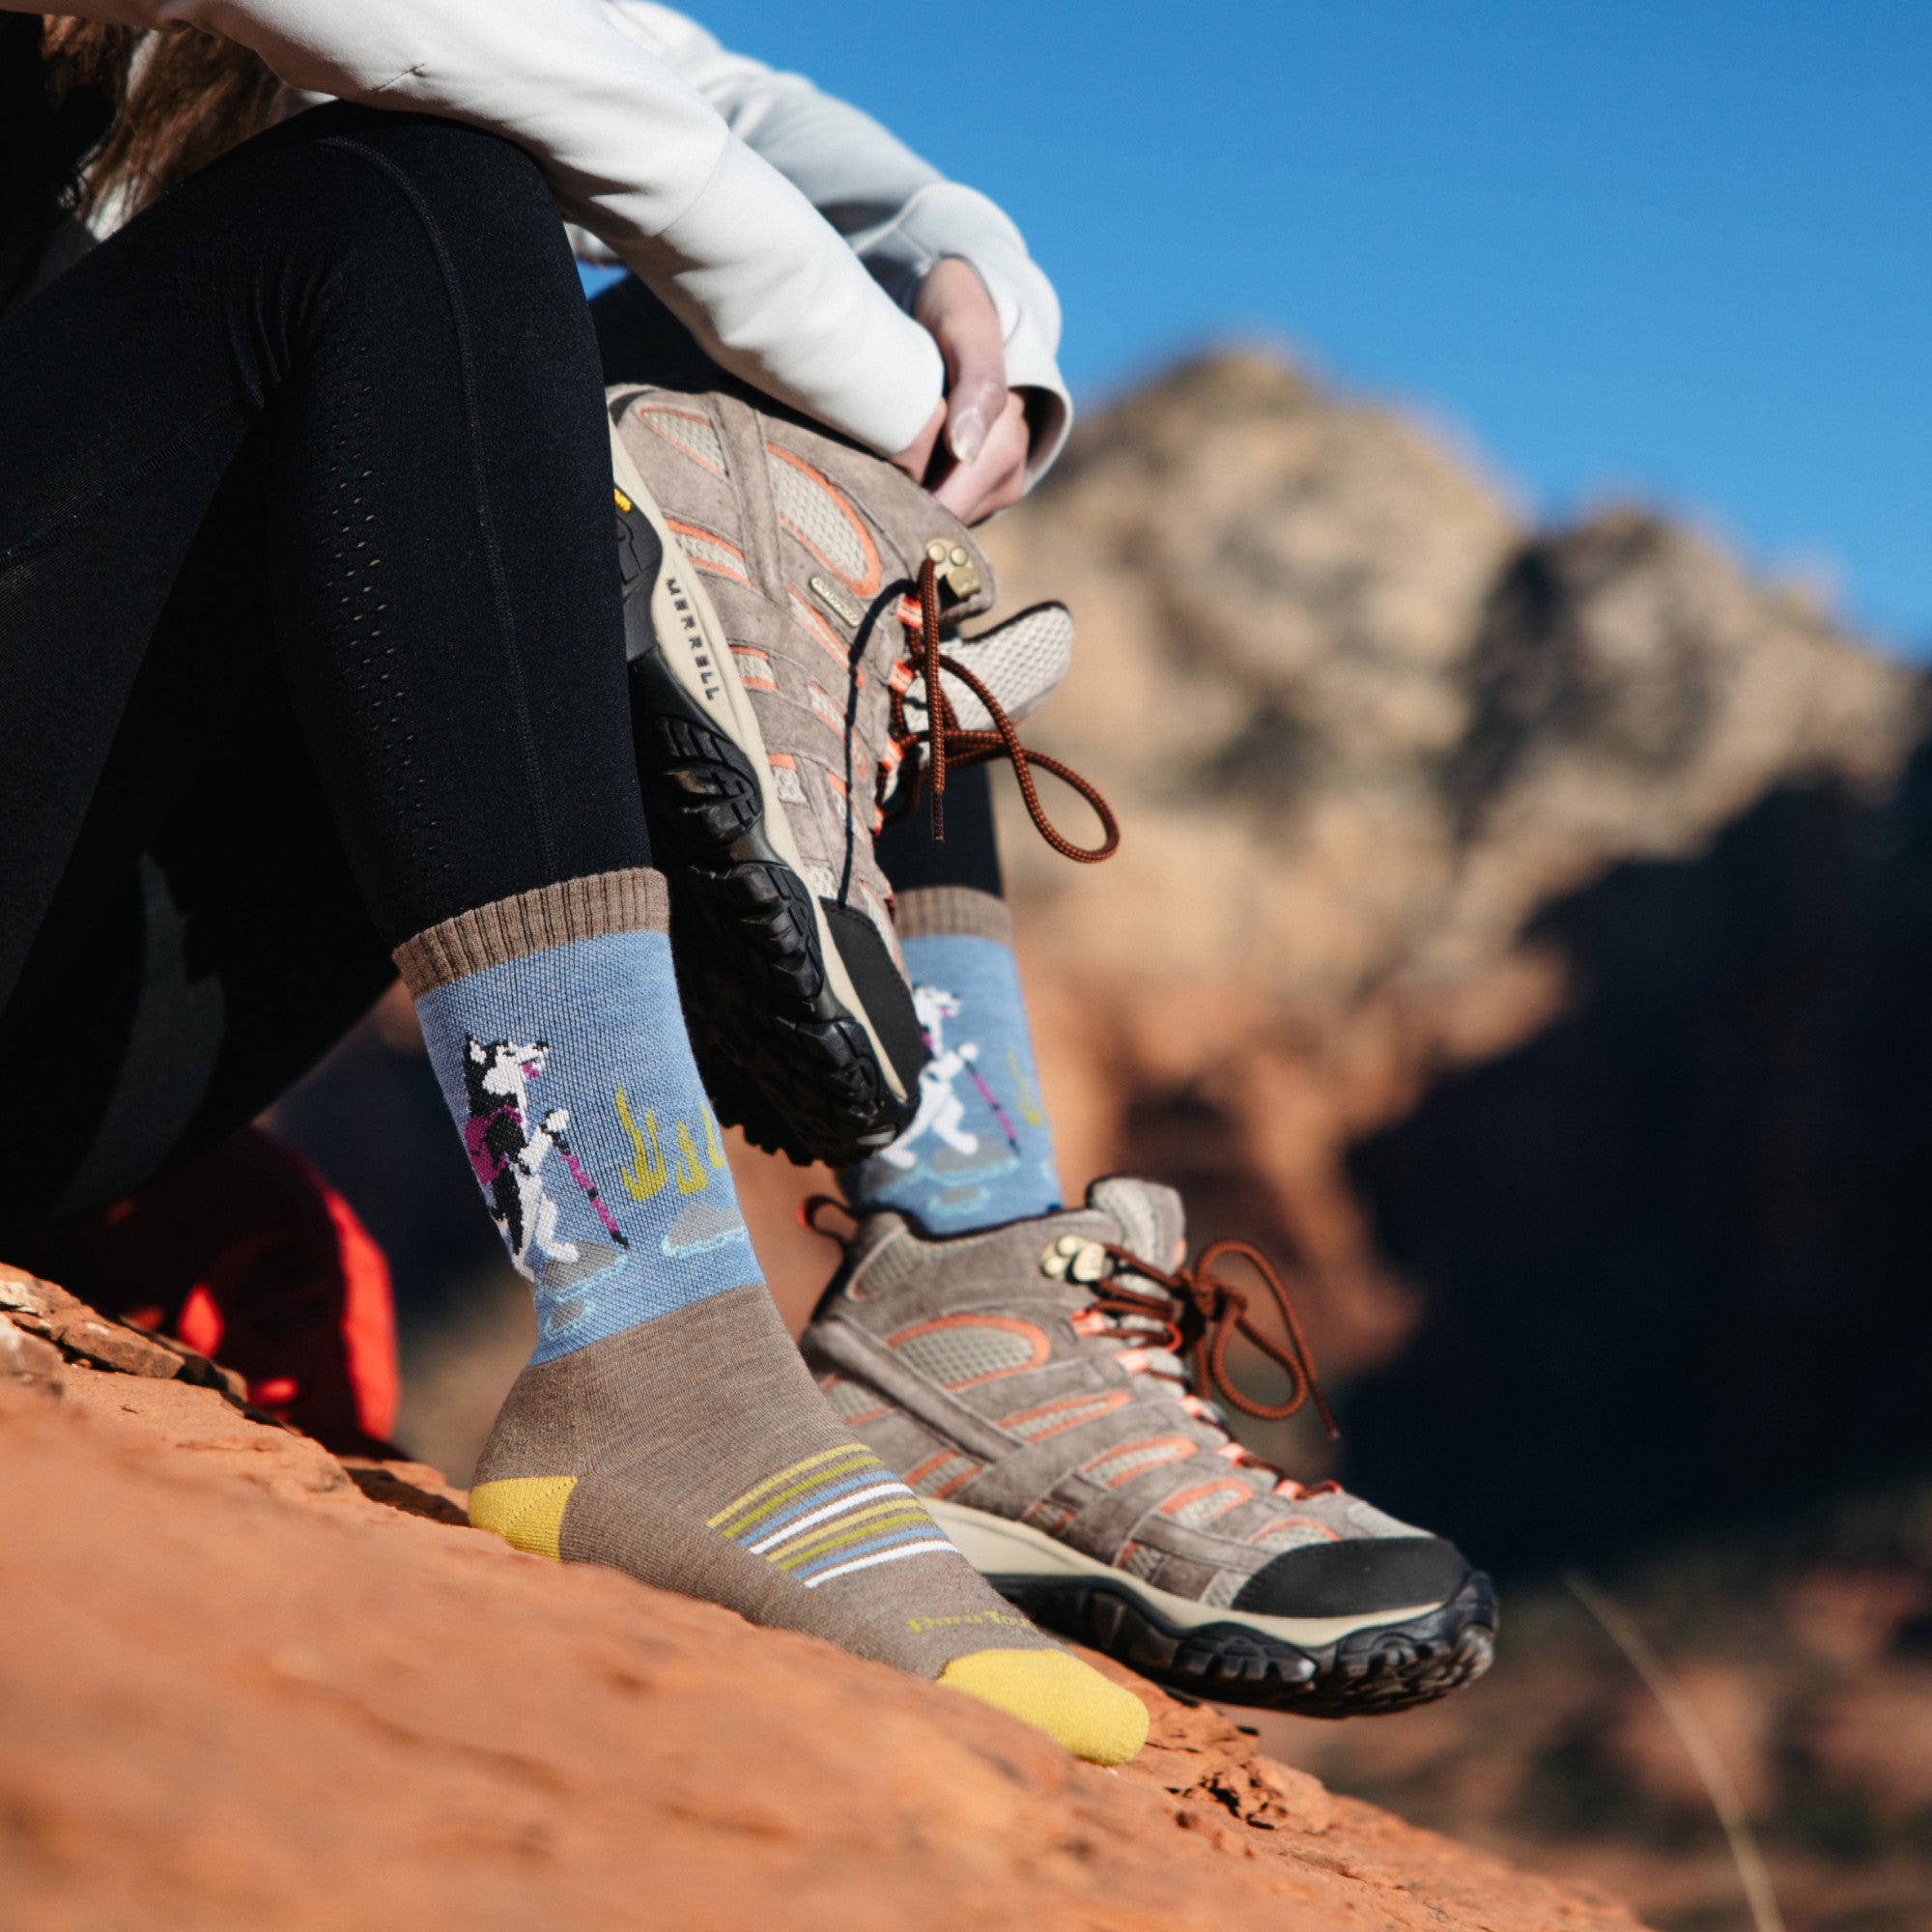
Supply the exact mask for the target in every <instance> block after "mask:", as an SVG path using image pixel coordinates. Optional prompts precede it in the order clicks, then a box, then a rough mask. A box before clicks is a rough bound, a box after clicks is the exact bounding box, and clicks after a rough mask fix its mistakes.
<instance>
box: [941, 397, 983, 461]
mask: <svg viewBox="0 0 1932 1932" xmlns="http://www.w3.org/2000/svg"><path fill="white" fill-rule="evenodd" d="M946 444H947V447H948V448H949V449H951V450H952V455H953V458H954V460H955V461H956V462H959V463H971V462H972V461H973V459H974V458H975V457H976V456H978V455H979V453H980V451H981V450H982V449H984V448H985V446H986V418H985V417H984V416H983V415H981V414H980V412H979V411H978V410H977V409H964V410H961V411H960V412H959V414H958V416H957V417H956V418H955V419H954V420H953V421H952V422H950V423H948V424H947V426H946Z"/></svg>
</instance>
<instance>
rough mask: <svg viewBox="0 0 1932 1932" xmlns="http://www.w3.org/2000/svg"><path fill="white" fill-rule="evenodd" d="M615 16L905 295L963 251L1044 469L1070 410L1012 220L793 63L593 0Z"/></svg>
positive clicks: (1039, 285)
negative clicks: (760, 57) (1029, 401)
mask: <svg viewBox="0 0 1932 1932" xmlns="http://www.w3.org/2000/svg"><path fill="white" fill-rule="evenodd" d="M605 4H606V5H608V6H609V7H610V9H611V14H613V16H614V17H615V18H616V19H617V20H618V22H619V24H620V25H621V26H622V27H623V28H624V29H625V31H626V32H627V33H628V34H630V35H631V36H632V37H633V38H634V39H635V40H637V41H638V42H639V43H640V44H642V45H644V46H647V47H649V48H650V49H651V50H652V51H653V52H654V53H656V54H658V55H659V56H660V57H661V58H662V59H663V60H664V62H665V63H666V65H667V66H668V67H670V68H671V69H673V70H674V71H676V72H677V73H678V74H679V75H681V76H682V77H683V78H684V79H685V80H687V81H689V82H690V83H691V85H692V86H693V87H695V88H696V90H697V91H698V93H700V94H701V95H703V96H704V98H705V99H707V100H709V101H710V102H711V103H712V105H713V106H714V107H716V108H717V109H718V111H719V113H720V114H721V115H723V116H724V118H725V124H726V126H728V127H729V128H730V129H731V131H732V132H733V133H734V134H736V135H737V136H738V138H739V139H740V140H741V141H743V142H744V143H745V144H746V146H747V147H749V148H751V149H752V150H753V152H754V153H755V154H758V155H761V156H763V157H764V158H765V159H766V160H768V161H769V162H770V163H771V164H772V166H773V167H775V168H777V169H778V171H779V172H780V173H781V175H783V176H784V177H785V178H786V179H787V180H788V181H790V182H792V183H793V184H794V185H796V186H797V187H798V188H799V189H800V190H801V191H802V192H803V193H804V194H805V196H806V198H807V199H808V200H809V201H810V203H811V204H812V206H813V207H814V208H816V209H817V210H818V212H819V213H821V214H823V215H824V216H825V218H826V219H827V220H828V221H829V222H831V224H832V225H833V227H835V228H836V229H838V232H839V233H840V234H841V235H843V236H844V237H845V238H846V240H847V241H849V242H850V243H851V245H852V247H853V249H854V251H855V252H856V253H857V254H858V256H859V258H860V259H861V260H862V261H863V262H864V263H865V264H866V265H867V268H868V269H870V270H871V271H872V273H873V275H874V276H876V277H877V279H878V281H879V282H880V284H881V286H883V287H884V288H885V290H886V291H887V293H888V294H890V295H891V296H892V297H893V298H894V299H895V301H896V302H898V303H899V304H900V306H902V307H905V308H910V307H911V305H912V299H913V297H914V295H915V294H916V293H917V292H918V288H919V285H920V283H921V281H923V279H924V276H925V273H926V270H929V269H930V268H931V267H932V266H933V264H934V263H935V262H937V261H939V260H941V259H942V258H943V257H945V256H948V255H955V256H957V257H959V258H960V259H961V260H962V261H964V262H966V263H968V264H969V265H970V266H971V267H972V268H973V270H975V271H976V272H977V273H978V275H979V277H980V280H981V281H982V282H983V283H984V284H985V286H986V292H987V294H988V295H990V296H991V297H992V298H993V303H994V306H995V307H996V308H997V309H998V310H999V314H1000V327H1001V330H1002V332H1003V333H1004V335H1005V336H1006V342H1007V380H1008V382H1009V384H1011V385H1012V386H1013V387H1014V388H1026V389H1034V390H1037V391H1038V392H1039V394H1038V401H1039V404H1040V407H1039V408H1037V410H1036V411H1035V412H1034V423H1035V435H1034V448H1033V454H1032V458H1031V460H1030V462H1029V464H1028V472H1029V474H1028V480H1029V482H1030V483H1031V482H1033V481H1035V480H1037V478H1038V477H1039V476H1040V475H1041V474H1043V473H1044V471H1045V470H1046V469H1047V466H1048V465H1049V464H1051V463H1052V461H1053V459H1054V457H1055V456H1057V455H1058V454H1059V452H1060V446H1061V444H1062V443H1063V442H1064V441H1065V439H1066V431H1067V428H1068V426H1069V424H1070V422H1071V419H1072V408H1071V403H1070V401H1069V399H1068V397H1067V393H1066V384H1065V382H1064V380H1063V379H1062V377H1061V373H1060V367H1059V363H1058V361H1057V359H1056V358H1057V356H1058V354H1059V349H1060V303H1059V299H1058V298H1057V297H1056V296H1055V295H1054V292H1053V284H1052V283H1051V282H1049V281H1048V280H1047V278H1046V276H1045V275H1044V274H1043V273H1042V272H1041V271H1040V269H1039V267H1038V265H1037V263H1036V262H1035V261H1034V260H1033V258H1032V256H1031V255H1029V254H1028V253H1027V245H1026V242H1025V241H1024V239H1023V238H1022V237H1021V235H1020V232H1019V230H1018V229H1017V228H1016V227H1014V225H1013V223H1012V222H1011V221H1010V220H1009V219H1008V217H1007V216H1006V215H1005V214H1004V213H1002V212H1001V211H1000V209H999V208H998V207H996V206H995V205H994V204H993V203H992V202H991V201H989V200H988V199H987V198H986V197H985V196H984V195H982V194H980V193H978V192H976V191H975V190H974V189H972V188H970V187H966V186H963V185H960V184H959V183H957V182H951V181H948V180H947V179H946V178H945V177H944V176H943V175H941V174H940V172H939V171H938V169H936V168H934V167H933V166H931V165H930V163H928V162H926V161H924V160H923V159H921V157H920V156H918V155H916V154H914V153H913V152H912V150H911V149H909V148H908V147H906V146H905V144H904V143H903V142H901V141H899V140H898V139H896V138H895V136H894V135H892V134H891V133H889V132H888V131H887V130H886V129H885V128H882V127H880V125H879V124H878V123H877V122H876V121H874V120H873V119H872V118H871V117H870V116H869V115H867V114H863V113H861V112H860V110H859V109H858V108H856V107H852V106H849V105H848V104H847V103H846V102H844V101H842V100H838V99H834V98H833V97H832V96H830V95H826V94H821V93H820V92H819V91H818V90H817V89H816V88H815V87H813V86H812V84H811V83H810V81H809V80H807V79H805V78H804V77H803V76H802V75H800V74H795V73H783V72H781V71H778V70H776V69H773V68H770V67H767V66H766V65H765V64H764V63H763V62H762V61H756V60H753V59H751V58H749V57H748V56H746V55H744V54H736V53H731V52H729V51H728V50H727V49H725V47H723V46H721V45H720V44H719V43H718V42H717V41H716V40H715V39H714V38H713V37H712V36H711V35H710V34H709V33H707V32H706V31H705V30H704V29H703V28H702V27H700V26H698V25H697V24H696V22H695V21H693V20H691V19H688V18H687V17H686V16H685V15H684V14H680V13H677V12H675V11H674V10H673V9H671V8H669V7H664V6H659V5H657V4H655V0H605Z"/></svg>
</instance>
